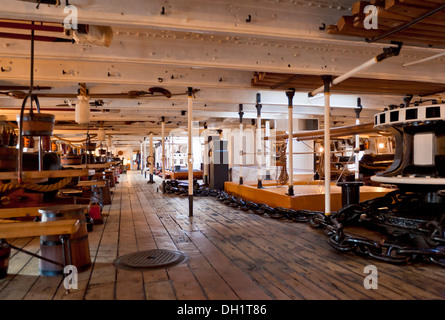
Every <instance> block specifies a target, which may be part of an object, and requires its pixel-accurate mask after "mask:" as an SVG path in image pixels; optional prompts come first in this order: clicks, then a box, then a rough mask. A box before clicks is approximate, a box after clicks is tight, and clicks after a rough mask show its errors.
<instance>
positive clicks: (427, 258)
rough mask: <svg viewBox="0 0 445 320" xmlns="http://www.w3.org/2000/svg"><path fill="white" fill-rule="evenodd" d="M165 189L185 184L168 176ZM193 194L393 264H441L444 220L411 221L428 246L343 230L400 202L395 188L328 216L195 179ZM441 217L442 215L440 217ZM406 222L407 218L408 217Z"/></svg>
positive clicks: (182, 188)
mask: <svg viewBox="0 0 445 320" xmlns="http://www.w3.org/2000/svg"><path fill="white" fill-rule="evenodd" d="M166 192H167V193H175V194H178V195H181V194H185V195H187V194H188V186H187V185H181V184H180V183H179V182H178V181H177V180H169V181H167V182H166ZM194 195H195V196H213V197H215V198H216V199H217V200H218V201H221V202H223V203H225V204H227V205H228V206H230V207H234V208H239V209H240V210H242V211H245V212H247V211H249V210H250V211H252V212H253V213H255V214H258V215H264V214H267V215H268V216H270V217H271V218H273V219H288V220H290V221H293V222H301V223H308V224H309V226H311V227H312V228H315V229H323V230H324V232H325V233H326V234H327V236H328V237H329V240H328V243H329V244H330V245H331V246H332V247H333V248H335V249H336V250H338V251H340V252H353V253H356V254H358V255H363V256H368V257H371V258H373V259H376V260H379V261H383V262H387V263H393V264H405V263H408V262H420V261H423V262H430V263H433V264H436V265H439V266H441V267H445V233H444V229H443V224H444V221H437V220H430V221H428V222H426V223H425V222H424V221H422V222H421V223H419V224H416V225H415V227H416V228H411V229H412V230H410V231H412V232H415V233H416V234H417V235H418V236H421V237H422V238H423V239H425V241H426V242H427V243H428V244H429V246H428V247H416V246H413V245H407V244H404V243H398V242H400V241H394V242H389V241H385V242H383V241H382V242H376V241H374V240H372V239H368V238H364V237H357V236H352V235H350V234H347V233H345V231H344V225H349V224H354V223H355V222H357V220H359V219H360V217H363V216H371V217H372V216H374V215H375V213H376V212H380V211H382V210H381V208H388V207H393V208H397V207H399V206H401V202H402V201H403V199H404V198H406V197H407V195H405V194H404V193H403V192H400V191H398V190H395V191H393V192H390V193H388V194H386V195H385V196H383V197H379V198H375V199H371V200H367V201H363V202H360V203H359V204H351V205H347V206H345V207H343V208H341V209H340V210H338V211H337V212H334V213H333V214H332V215H329V216H328V215H325V214H324V213H323V212H320V211H311V210H294V209H289V208H284V207H275V208H272V207H270V206H269V205H267V204H265V203H254V202H252V201H246V200H243V199H242V198H240V197H236V196H233V195H230V194H229V193H227V192H225V191H220V190H213V189H210V188H208V187H206V186H200V185H199V184H198V183H197V181H196V180H195V182H194ZM382 216H384V215H378V214H377V218H376V219H377V220H379V219H381V220H383V219H384V217H383V218H382ZM444 216H445V215H444ZM444 219H445V218H442V220H444ZM365 221H366V219H365ZM368 222H369V221H368ZM408 222H411V221H410V220H409V219H408Z"/></svg>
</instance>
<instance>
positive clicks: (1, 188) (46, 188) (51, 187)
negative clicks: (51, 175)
mask: <svg viewBox="0 0 445 320" xmlns="http://www.w3.org/2000/svg"><path fill="white" fill-rule="evenodd" d="M72 180H73V178H72V177H66V178H63V179H62V180H60V181H59V182H56V183H53V184H37V183H25V184H19V183H6V184H2V185H0V193H1V192H7V191H11V190H14V189H20V188H23V189H28V190H32V191H37V192H51V191H55V190H59V189H61V188H63V187H64V186H66V185H67V184H68V183H70V182H71V181H72Z"/></svg>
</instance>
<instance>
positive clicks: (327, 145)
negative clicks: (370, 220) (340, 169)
mask: <svg viewBox="0 0 445 320" xmlns="http://www.w3.org/2000/svg"><path fill="white" fill-rule="evenodd" d="M322 78H323V81H324V104H325V106H324V189H325V190H324V194H325V216H330V215H331V113H330V112H331V108H330V105H331V92H330V85H331V77H330V76H323V77H322Z"/></svg>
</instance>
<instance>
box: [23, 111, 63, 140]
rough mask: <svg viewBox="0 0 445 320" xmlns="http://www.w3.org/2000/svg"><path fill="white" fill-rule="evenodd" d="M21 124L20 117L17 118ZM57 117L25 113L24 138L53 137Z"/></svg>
mask: <svg viewBox="0 0 445 320" xmlns="http://www.w3.org/2000/svg"><path fill="white" fill-rule="evenodd" d="M17 123H20V115H18V116H17ZM54 123H55V116H54V115H53V114H47V113H25V114H24V115H23V131H22V134H23V135H24V136H51V135H52V134H53V130H54Z"/></svg>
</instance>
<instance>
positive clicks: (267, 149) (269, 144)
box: [264, 120, 272, 180]
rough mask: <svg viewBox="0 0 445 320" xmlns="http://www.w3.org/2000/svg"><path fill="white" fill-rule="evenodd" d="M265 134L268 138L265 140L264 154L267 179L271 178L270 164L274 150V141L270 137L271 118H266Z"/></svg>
mask: <svg viewBox="0 0 445 320" xmlns="http://www.w3.org/2000/svg"><path fill="white" fill-rule="evenodd" d="M264 136H265V138H267V140H266V139H265V141H264V148H265V150H264V156H265V159H266V161H265V162H266V163H265V164H266V177H265V179H266V180H269V179H270V166H271V161H270V160H271V158H270V157H271V150H272V141H271V139H270V120H266V124H265V127H264Z"/></svg>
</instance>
